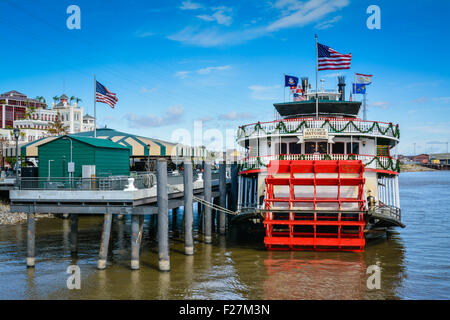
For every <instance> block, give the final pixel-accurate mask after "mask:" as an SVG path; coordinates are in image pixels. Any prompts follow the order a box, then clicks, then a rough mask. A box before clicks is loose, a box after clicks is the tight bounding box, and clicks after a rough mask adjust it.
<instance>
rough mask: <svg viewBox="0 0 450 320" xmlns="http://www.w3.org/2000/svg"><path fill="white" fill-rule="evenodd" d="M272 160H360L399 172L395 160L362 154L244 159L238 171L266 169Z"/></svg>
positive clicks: (370, 165)
mask: <svg viewBox="0 0 450 320" xmlns="http://www.w3.org/2000/svg"><path fill="white" fill-rule="evenodd" d="M272 160H361V161H362V162H363V164H364V165H365V166H366V168H369V169H375V170H384V171H391V172H400V161H399V160H398V159H396V158H392V157H386V156H375V155H363V154H326V153H325V154H288V155H282V154H277V155H267V156H261V157H246V158H243V159H241V160H239V162H238V163H239V171H246V170H256V169H262V168H263V167H264V168H265V167H267V165H268V164H269V162H270V161H272Z"/></svg>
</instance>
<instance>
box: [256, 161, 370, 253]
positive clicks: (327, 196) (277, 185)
mask: <svg viewBox="0 0 450 320" xmlns="http://www.w3.org/2000/svg"><path fill="white" fill-rule="evenodd" d="M363 174H364V165H363V163H362V161H359V160H358V161H357V160H337V161H332V160H317V161H316V160H313V161H307V160H293V161H290V160H277V161H271V162H270V163H269V166H268V177H267V178H266V196H265V208H266V214H265V220H264V226H265V228H266V237H265V238H264V243H265V245H266V247H267V248H268V249H269V250H271V249H272V250H274V249H278V250H324V251H362V250H363V249H364V245H365V240H364V226H365V222H364V212H365V211H366V200H365V195H364V182H365V180H364V178H363Z"/></svg>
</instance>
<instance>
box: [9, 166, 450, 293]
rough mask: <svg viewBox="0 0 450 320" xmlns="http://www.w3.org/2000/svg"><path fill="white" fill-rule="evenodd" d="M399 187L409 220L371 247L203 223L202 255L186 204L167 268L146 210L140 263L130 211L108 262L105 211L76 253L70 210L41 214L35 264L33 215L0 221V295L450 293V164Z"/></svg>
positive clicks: (118, 227) (404, 178) (83, 227)
mask: <svg viewBox="0 0 450 320" xmlns="http://www.w3.org/2000/svg"><path fill="white" fill-rule="evenodd" d="M400 197H401V203H402V214H403V218H402V219H403V222H404V223H405V224H406V228H405V229H394V230H393V231H392V232H390V233H388V234H387V236H386V237H384V238H381V239H377V240H374V241H370V242H368V243H367V245H366V248H365V251H364V252H362V253H347V252H345V253H344V252H334V253H333V252H268V251H266V250H265V249H264V246H263V245H262V243H261V239H258V238H257V237H254V236H248V235H247V234H246V233H245V232H242V230H237V229H234V228H233V229H231V230H229V232H228V234H227V236H226V237H220V236H215V238H214V242H213V244H212V245H205V244H203V243H202V242H201V241H200V240H201V235H199V234H198V232H196V233H195V234H196V244H195V255H194V256H185V255H184V254H183V252H184V249H183V240H182V234H180V233H179V232H178V231H176V229H178V230H180V229H181V223H182V222H181V219H182V214H181V213H180V214H178V219H177V223H176V224H175V228H174V226H172V225H171V226H170V228H171V230H175V231H173V232H171V243H170V246H171V271H170V272H168V273H161V272H159V271H158V270H157V267H158V256H157V243H156V242H155V241H154V240H153V239H154V236H153V231H152V228H151V227H150V225H151V221H150V219H149V218H147V217H146V220H145V226H144V239H143V248H142V251H141V259H140V261H141V269H140V270H138V271H131V270H130V267H129V264H130V262H129V260H130V229H131V228H130V221H129V219H125V221H114V223H113V230H112V237H113V238H112V242H111V244H110V248H111V250H110V251H111V252H110V255H109V257H108V259H109V265H108V268H107V269H106V270H102V271H99V270H97V269H96V264H97V258H98V249H99V243H100V232H101V228H102V218H101V217H87V216H82V217H80V222H79V253H78V255H77V256H76V257H72V256H71V254H70V242H69V230H70V226H69V221H68V220H62V219H59V218H55V219H42V220H38V221H37V223H36V231H37V234H36V235H37V236H36V248H37V249H36V250H37V254H36V268H35V269H27V268H26V264H25V257H26V223H23V224H19V225H15V226H0V299H208V300H210V299H227V300H228V299H283V300H287V299H449V298H450V241H449V240H450V234H449V230H450V209H449V208H450V205H449V203H448V201H449V199H450V171H435V172H417V173H415V172H414V173H402V174H400ZM169 219H170V221H171V217H169ZM195 219H196V220H195V221H194V222H195V225H196V226H198V222H199V221H198V217H197V215H195ZM196 228H197V227H196ZM73 264H76V265H78V266H79V267H80V270H81V289H80V290H69V289H68V288H67V284H66V282H67V278H68V277H69V274H67V273H66V270H67V267H68V266H70V265H73ZM370 265H378V266H379V267H380V268H381V273H380V279H381V283H380V289H368V288H367V279H368V277H369V276H370V274H367V273H366V270H367V268H368V267H369V266H370Z"/></svg>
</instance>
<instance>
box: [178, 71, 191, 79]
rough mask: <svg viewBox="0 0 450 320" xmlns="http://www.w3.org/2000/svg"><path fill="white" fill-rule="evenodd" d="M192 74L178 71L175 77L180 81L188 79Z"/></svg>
mask: <svg viewBox="0 0 450 320" xmlns="http://www.w3.org/2000/svg"><path fill="white" fill-rule="evenodd" d="M190 73H191V72H190V71H177V72H176V73H175V76H176V77H178V78H180V79H186V78H187V77H188V75H189V74H190Z"/></svg>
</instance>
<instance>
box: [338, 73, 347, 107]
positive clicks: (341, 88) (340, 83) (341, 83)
mask: <svg viewBox="0 0 450 320" xmlns="http://www.w3.org/2000/svg"><path fill="white" fill-rule="evenodd" d="M337 78H338V88H339V92H340V93H341V97H340V98H339V100H340V101H345V76H338V77H337Z"/></svg>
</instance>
